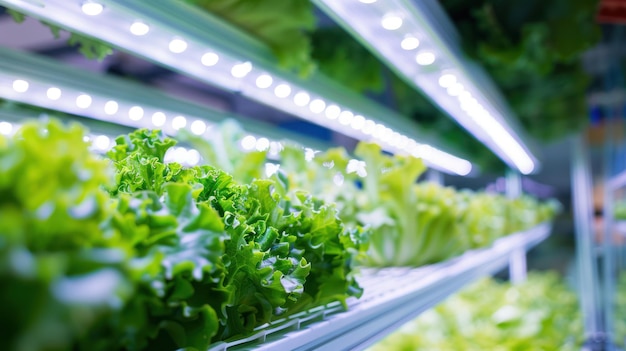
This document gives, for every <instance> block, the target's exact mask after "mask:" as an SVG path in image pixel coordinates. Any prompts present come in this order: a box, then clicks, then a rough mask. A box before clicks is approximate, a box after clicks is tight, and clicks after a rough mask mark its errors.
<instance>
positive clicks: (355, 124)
mask: <svg viewBox="0 0 626 351" xmlns="http://www.w3.org/2000/svg"><path fill="white" fill-rule="evenodd" d="M364 126H365V117H363V116H361V115H356V116H354V118H353V119H352V122H350V127H352V128H353V129H356V130H360V129H363V127H364Z"/></svg>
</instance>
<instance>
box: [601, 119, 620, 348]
mask: <svg viewBox="0 0 626 351" xmlns="http://www.w3.org/2000/svg"><path fill="white" fill-rule="evenodd" d="M607 110H608V111H609V118H608V119H607V120H606V122H605V123H607V132H606V134H607V135H606V136H605V141H604V164H603V168H604V170H603V171H604V177H603V181H604V189H603V194H602V195H603V211H602V217H603V218H602V222H603V228H602V283H603V284H602V288H603V289H602V290H603V291H602V293H603V295H602V314H603V316H604V333H605V335H606V337H607V338H608V339H609V340H610V339H611V338H612V337H613V336H614V335H615V330H614V329H613V324H614V318H615V314H614V307H615V306H614V299H615V279H617V274H616V264H615V251H614V247H613V231H614V228H615V226H614V217H613V206H614V199H613V197H614V195H613V193H614V191H615V190H617V189H614V188H613V186H612V185H611V179H612V178H613V168H612V166H613V150H614V147H616V136H615V130H614V128H613V127H612V126H613V125H614V121H615V120H614V118H613V108H610V107H609V108H608V109H607ZM615 128H617V125H615Z"/></svg>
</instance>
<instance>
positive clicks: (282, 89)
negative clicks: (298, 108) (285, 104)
mask: <svg viewBox="0 0 626 351" xmlns="http://www.w3.org/2000/svg"><path fill="white" fill-rule="evenodd" d="M274 94H275V95H276V96H277V97H279V98H286V97H287V96H289V94H291V87H290V86H289V85H287V84H284V83H283V84H278V85H277V86H276V88H274Z"/></svg>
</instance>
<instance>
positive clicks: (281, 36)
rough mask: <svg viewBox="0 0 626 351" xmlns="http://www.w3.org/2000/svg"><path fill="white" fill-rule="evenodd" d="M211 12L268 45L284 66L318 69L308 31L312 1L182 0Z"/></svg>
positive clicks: (304, 72)
mask: <svg viewBox="0 0 626 351" xmlns="http://www.w3.org/2000/svg"><path fill="white" fill-rule="evenodd" d="M180 1H185V2H188V3H190V4H193V5H195V6H197V7H198V8H201V9H204V10H206V11H208V12H211V13H213V14H215V15H217V16H219V17H221V18H222V19H224V20H226V21H228V22H231V23H232V24H234V25H235V26H237V27H239V28H241V29H242V30H244V31H246V32H248V34H250V35H252V36H254V37H256V38H257V39H259V40H260V41H262V42H264V43H265V44H267V45H268V46H269V47H270V48H271V49H272V50H273V51H274V54H275V55H276V57H278V60H279V62H280V65H281V66H282V67H283V68H285V69H295V70H296V71H297V72H299V73H300V75H302V76H307V75H309V74H310V73H312V72H313V70H314V69H315V64H314V62H313V61H312V60H311V43H310V39H309V35H308V32H310V31H312V30H313V29H314V28H315V15H314V13H313V4H312V3H311V2H310V1H309V0H290V1H281V0H264V1H259V0H180Z"/></svg>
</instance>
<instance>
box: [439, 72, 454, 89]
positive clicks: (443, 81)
mask: <svg viewBox="0 0 626 351" xmlns="http://www.w3.org/2000/svg"><path fill="white" fill-rule="evenodd" d="M454 84H456V76H455V75H454V74H450V73H446V74H442V75H441V77H439V85H440V86H441V87H442V88H447V87H450V86H452V85H454Z"/></svg>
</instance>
